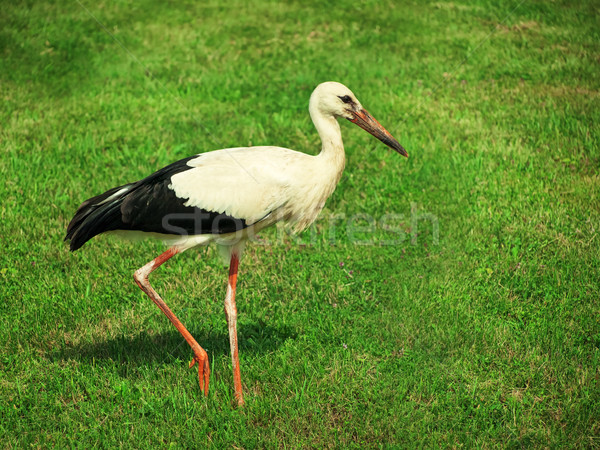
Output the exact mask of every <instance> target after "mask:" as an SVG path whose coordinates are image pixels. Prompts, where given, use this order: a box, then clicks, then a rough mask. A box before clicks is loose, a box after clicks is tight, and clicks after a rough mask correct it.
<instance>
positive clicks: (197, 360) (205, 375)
mask: <svg viewBox="0 0 600 450" xmlns="http://www.w3.org/2000/svg"><path fill="white" fill-rule="evenodd" d="M195 364H198V383H199V384H200V390H201V391H202V392H204V395H206V396H208V382H209V380H210V366H209V364H208V355H207V354H206V352H205V351H204V350H203V349H200V351H198V352H195V354H194V359H192V360H191V361H190V369H191V368H192V367H194V365H195Z"/></svg>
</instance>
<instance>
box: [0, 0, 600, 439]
mask: <svg viewBox="0 0 600 450" xmlns="http://www.w3.org/2000/svg"><path fill="white" fill-rule="evenodd" d="M25 3H26V2H3V5H2V9H3V11H2V14H0V25H1V26H0V52H1V56H2V64H0V95H1V101H0V198H1V199H2V200H1V202H0V219H1V221H0V243H1V245H2V249H3V251H2V253H1V254H0V298H1V302H0V312H1V313H0V446H2V447H3V448H14V447H28V446H34V447H46V446H57V447H66V446H72V445H73V443H78V444H77V445H81V446H83V447H90V446H98V447H117V446H123V447H149V446H170V445H174V446H177V447H196V448H204V447H207V446H214V447H216V448H220V447H235V448H252V447H269V448H272V447H285V448H297V447H316V448H321V447H338V446H339V447H346V446H350V447H355V448H359V447H360V448H363V447H369V448H372V447H383V448H388V447H412V446H426V447H447V446H449V447H461V446H465V447H473V446H478V447H483V448H490V447H499V446H508V447H522V446H536V447H557V446H565V445H566V446H570V447H600V369H599V368H600V349H599V347H600V283H599V281H600V258H599V255H600V237H598V232H599V229H600V176H599V173H600V145H599V142H600V125H599V124H600V7H599V5H598V2H595V1H591V0H590V1H580V2H569V1H556V2H546V1H518V0H517V1H494V2H484V1H464V0H461V1H454V2H446V1H441V2H439V1H438V2H436V1H432V2H430V1H424V2H376V1H365V2H354V1H337V2H322V1H319V2H317V1H312V2H268V1H259V2H246V1H238V0H233V1H229V2H220V1H214V0H208V1H205V2H159V1H144V2H124V1H116V2H112V1H111V2H100V3H94V2H90V1H88V0H81V1H78V0H75V1H64V2H43V1H42V2H30V4H29V5H26V4H25ZM328 80H336V81H340V82H342V83H344V84H346V85H347V86H348V87H350V88H351V89H352V90H353V91H354V93H355V94H356V95H357V97H358V98H359V99H360V100H361V102H362V104H363V105H364V106H365V107H366V108H367V109H368V110H369V111H370V112H371V113H372V114H373V115H374V116H375V117H377V118H378V119H379V121H380V122H381V123H382V124H383V125H384V126H385V127H386V128H387V129H388V130H389V131H390V132H391V133H392V134H394V135H395V136H396V138H398V140H399V141H400V143H401V144H402V145H403V146H404V147H405V148H406V149H407V150H408V152H409V154H410V158H409V159H405V158H402V157H400V156H398V155H397V154H396V153H395V152H393V151H391V150H390V149H388V148H386V147H385V146H384V145H383V144H381V143H380V142H379V141H377V140H376V139H374V138H373V137H371V136H369V135H368V134H366V133H364V132H363V131H362V130H360V129H358V128H357V127H355V126H353V125H352V124H349V123H347V122H346V121H344V123H341V126H342V132H343V136H344V142H345V144H346V152H347V159H348V161H347V168H346V171H345V173H344V175H343V177H342V180H341V182H340V184H339V186H338V188H337V190H336V191H335V192H334V194H333V195H332V197H331V198H330V199H329V201H328V203H327V206H326V208H325V210H324V211H323V213H322V215H321V217H320V218H319V219H318V220H317V222H316V223H315V224H314V226H313V227H312V228H310V229H309V230H307V231H305V232H304V233H302V234H301V235H298V236H292V235H290V234H288V233H287V232H286V231H285V229H283V228H278V229H272V230H270V231H267V232H264V233H261V239H262V240H261V241H260V242H257V243H255V244H253V245H250V246H249V248H248V251H247V252H246V255H245V257H244V259H243V261H242V263H241V267H240V279H239V285H238V311H239V324H238V328H239V335H240V358H241V369H242V381H243V384H244V389H245V394H246V402H247V405H246V407H244V408H241V409H240V408H236V407H235V406H234V405H233V404H234V399H233V380H232V374H231V368H230V366H231V360H230V356H229V344H228V338H227V326H226V322H225V317H224V314H223V299H224V295H225V286H226V274H227V269H226V268H224V267H223V266H222V264H221V261H220V259H219V258H218V255H217V252H216V251H215V249H214V248H212V247H209V248H207V249H202V248H201V249H200V250H190V251H188V252H186V253H184V254H183V255H178V256H177V257H175V258H174V259H172V260H171V261H169V262H168V263H167V264H166V265H165V266H163V267H161V268H160V269H159V270H158V271H157V272H155V273H154V275H153V278H152V280H153V283H154V285H155V286H156V288H157V290H158V292H160V293H162V294H163V297H164V298H165V300H166V301H167V303H168V304H169V305H170V306H171V307H172V309H173V310H174V311H175V313H176V314H178V315H179V317H180V319H181V320H182V321H183V322H184V323H185V324H186V326H187V327H188V329H189V330H190V331H191V333H192V334H193V335H194V336H195V337H196V339H197V340H198V342H199V343H200V344H201V345H202V346H203V347H204V348H206V349H207V351H208V354H209V357H210V358H211V368H212V378H211V390H210V394H209V396H208V397H207V398H205V397H204V396H203V395H202V394H201V392H200V390H199V387H198V382H197V373H196V371H195V370H188V369H187V363H188V362H189V360H190V358H191V355H192V353H191V351H190V350H189V348H188V347H187V345H186V344H185V342H184V341H183V339H182V338H181V336H180V335H179V334H178V333H177V331H176V330H175V329H174V328H173V327H172V326H171V324H170V323H169V322H168V320H167V319H166V318H165V317H164V316H163V315H162V313H160V311H159V310H158V308H156V306H155V305H154V304H153V303H152V302H151V301H150V300H149V299H148V298H147V297H146V296H145V295H144V294H143V293H142V292H141V291H140V290H139V289H138V287H137V286H136V285H135V283H134V282H133V278H132V274H133V272H134V270H135V269H137V268H138V267H140V266H142V265H143V264H144V263H146V262H147V261H148V260H150V259H151V258H153V257H154V256H156V255H158V253H159V252H160V251H162V249H163V247H162V246H161V244H159V243H156V242H149V241H142V242H135V243H131V242H126V241H122V240H118V239H115V238H111V237H106V236H101V237H99V238H96V239H94V240H92V241H91V242H89V243H88V244H86V245H85V246H84V247H83V248H82V249H81V250H80V251H78V252H76V253H70V252H69V251H68V249H67V245H66V244H65V243H64V242H63V237H64V234H65V229H66V225H67V223H68V221H69V220H70V218H71V217H72V215H73V213H74V212H75V210H76V208H77V206H78V205H79V204H80V203H81V202H82V201H83V200H85V199H86V198H88V197H91V196H93V195H96V194H99V193H101V192H104V191H105V190H107V189H109V188H111V187H114V186H117V185H119V184H124V183H126V182H131V181H135V180H137V179H140V178H142V177H144V176H146V175H148V174H150V173H151V172H153V171H155V170H157V169H159V168H160V167H162V166H164V165H166V164H168V163H170V162H172V161H175V160H177V159H179V158H183V157H186V156H189V155H192V154H194V153H200V152H205V151H209V150H213V149H218V148H224V147H232V146H246V145H279V146H283V147H289V148H294V149H297V150H301V151H305V152H308V153H312V154H315V153H316V152H318V151H319V149H320V142H319V139H318V136H317V134H316V131H315V130H314V128H313V126H312V123H311V121H310V118H309V116H308V112H307V107H308V98H309V96H310V93H311V92H312V90H313V89H314V87H315V86H316V85H317V84H318V83H320V82H322V81H328Z"/></svg>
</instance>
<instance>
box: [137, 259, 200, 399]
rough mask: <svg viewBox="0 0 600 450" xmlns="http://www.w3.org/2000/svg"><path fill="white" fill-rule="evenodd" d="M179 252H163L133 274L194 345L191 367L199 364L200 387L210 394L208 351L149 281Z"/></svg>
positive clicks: (191, 344) (191, 345)
mask: <svg viewBox="0 0 600 450" xmlns="http://www.w3.org/2000/svg"><path fill="white" fill-rule="evenodd" d="M177 253H179V251H178V250H177V249H175V248H170V249H169V250H167V251H166V252H164V253H163V254H161V255H159V256H157V257H156V258H154V259H153V260H152V261H150V262H149V263H148V264H146V265H145V266H143V267H141V268H139V269H138V270H136V271H135V273H134V274H133V278H134V279H135V282H136V283H137V284H138V286H139V287H140V289H141V290H142V291H144V292H145V293H146V294H147V295H148V297H150V298H151V299H152V301H153V302H154V303H156V305H157V306H158V307H159V308H160V309H161V311H162V312H163V313H165V316H167V317H168V318H169V320H170V321H171V323H172V324H173V325H175V328H177V331H179V332H180V333H181V335H182V336H183V338H184V339H185V340H186V342H187V343H188V344H189V345H190V347H192V351H193V352H194V359H192V362H190V367H193V366H194V364H196V363H197V364H198V382H199V383H200V389H201V390H202V391H203V392H204V395H208V382H209V378H210V367H209V365H208V355H207V354H206V351H205V350H204V349H203V348H202V347H200V345H198V343H197V342H196V340H195V339H194V338H193V337H192V335H191V334H190V332H189V331H188V330H186V329H185V327H184V326H183V324H182V323H181V322H180V321H179V319H178V318H177V317H176V316H175V314H173V312H172V311H171V310H170V309H169V307H168V306H167V304H166V303H165V302H164V301H163V300H162V298H160V296H159V295H158V294H157V293H156V291H155V290H154V288H153V287H152V286H150V282H149V281H148V276H149V275H150V274H151V273H152V272H153V271H154V270H155V269H157V268H158V267H160V266H161V264H163V263H164V262H165V261H167V260H168V259H169V258H171V257H172V256H174V255H176V254H177Z"/></svg>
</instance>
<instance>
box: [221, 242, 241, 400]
mask: <svg viewBox="0 0 600 450" xmlns="http://www.w3.org/2000/svg"><path fill="white" fill-rule="evenodd" d="M239 262H240V257H239V255H238V253H236V252H235V251H233V252H232V253H231V261H230V263H229V281H228V283H227V295H226V296H225V317H226V318H227V328H229V346H230V347H231V365H232V367H233V384H234V387H235V398H236V400H237V403H238V405H239V406H242V405H243V404H244V395H243V393H242V378H241V375H240V359H239V357H238V339H237V308H236V306H235V287H236V284H237V272H238V265H239Z"/></svg>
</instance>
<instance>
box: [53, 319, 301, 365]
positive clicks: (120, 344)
mask: <svg viewBox="0 0 600 450" xmlns="http://www.w3.org/2000/svg"><path fill="white" fill-rule="evenodd" d="M192 335H193V336H194V338H195V339H196V341H197V342H198V343H199V344H200V346H202V347H203V348H204V349H205V350H206V351H207V353H208V355H209V358H211V359H212V358H214V357H219V356H220V355H221V354H226V355H229V335H228V334H227V333H211V332H210V331H209V332H204V333H201V332H199V333H194V332H192ZM296 336H297V333H296V332H295V331H294V330H292V329H290V328H289V327H285V326H284V327H278V328H274V327H271V326H269V325H264V324H262V323H255V324H245V325H243V326H242V327H240V326H239V324H238V338H239V344H238V345H239V351H240V353H242V352H243V353H246V354H249V353H265V352H269V351H273V350H275V349H277V348H278V347H279V346H281V344H283V343H284V342H285V341H286V340H287V339H294V338H296ZM191 357H192V351H191V349H190V347H189V346H188V344H187V343H186V342H185V340H184V339H183V337H182V336H181V335H180V334H179V333H178V332H177V331H176V330H173V331H169V332H161V333H152V332H140V333H139V334H137V335H136V336H119V337H117V338H113V339H108V340H105V341H102V342H89V343H84V344H79V345H74V346H66V345H65V346H63V347H62V348H57V349H56V350H55V352H54V353H53V355H52V357H51V358H52V359H53V360H54V361H58V360H79V361H93V360H95V361H98V360H110V361H119V362H121V363H124V364H130V363H142V362H159V363H164V362H169V361H173V360H177V359H179V360H183V361H188V360H191Z"/></svg>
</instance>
